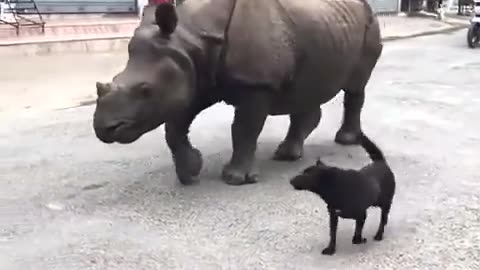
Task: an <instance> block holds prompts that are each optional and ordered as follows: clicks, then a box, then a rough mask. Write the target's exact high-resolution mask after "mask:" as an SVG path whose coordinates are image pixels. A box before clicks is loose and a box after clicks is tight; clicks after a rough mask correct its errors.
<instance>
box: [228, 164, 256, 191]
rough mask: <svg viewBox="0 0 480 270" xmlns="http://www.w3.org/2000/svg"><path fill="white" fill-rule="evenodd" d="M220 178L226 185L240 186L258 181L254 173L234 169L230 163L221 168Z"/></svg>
mask: <svg viewBox="0 0 480 270" xmlns="http://www.w3.org/2000/svg"><path fill="white" fill-rule="evenodd" d="M222 180H223V181H224V182H225V183H227V184H228V185H233V186H240V185H246V184H254V183H256V182H257V181H258V176H257V175H255V174H250V173H245V172H243V171H242V170H239V169H235V168H233V167H231V166H230V165H226V166H225V167H224V168H223V172H222Z"/></svg>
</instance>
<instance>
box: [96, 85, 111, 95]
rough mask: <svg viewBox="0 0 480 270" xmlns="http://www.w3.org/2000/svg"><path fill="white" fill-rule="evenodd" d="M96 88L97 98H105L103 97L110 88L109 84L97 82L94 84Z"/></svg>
mask: <svg viewBox="0 0 480 270" xmlns="http://www.w3.org/2000/svg"><path fill="white" fill-rule="evenodd" d="M96 86H97V96H98V97H99V98H101V97H103V96H105V95H106V94H108V92H110V90H111V87H110V84H109V83H101V82H97V83H96Z"/></svg>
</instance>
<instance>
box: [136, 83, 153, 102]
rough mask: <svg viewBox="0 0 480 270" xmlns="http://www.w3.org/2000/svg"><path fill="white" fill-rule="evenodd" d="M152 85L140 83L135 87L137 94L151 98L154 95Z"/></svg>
mask: <svg viewBox="0 0 480 270" xmlns="http://www.w3.org/2000/svg"><path fill="white" fill-rule="evenodd" d="M152 92H153V90H152V87H150V85H149V84H147V83H140V84H139V85H138V86H137V87H135V94H136V96H138V97H141V98H149V97H151V96H152Z"/></svg>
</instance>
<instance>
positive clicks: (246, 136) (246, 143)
mask: <svg viewBox="0 0 480 270" xmlns="http://www.w3.org/2000/svg"><path fill="white" fill-rule="evenodd" d="M243 101H244V102H241V104H240V105H238V106H237V107H236V108H235V117H234V120H233V124H232V146H233V153H232V157H231V159H230V162H229V163H228V164H226V165H225V166H224V168H223V172H222V178H223V181H225V183H227V184H229V185H244V184H252V183H255V182H257V176H256V175H252V172H251V170H252V167H253V164H254V160H255V152H256V149H257V139H258V136H259V135H260V133H261V131H262V129H263V125H264V123H265V120H266V119H267V116H268V110H269V102H270V101H269V96H268V95H266V94H265V93H256V94H255V93H251V95H246V96H245V98H244V99H243Z"/></svg>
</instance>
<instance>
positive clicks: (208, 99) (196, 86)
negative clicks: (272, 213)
mask: <svg viewBox="0 0 480 270" xmlns="http://www.w3.org/2000/svg"><path fill="white" fill-rule="evenodd" d="M177 18H178V20H177ZM128 50H129V51H128V53H129V59H128V62H127V64H126V67H125V69H124V70H123V71H122V72H120V73H119V74H118V75H116V76H115V77H114V78H113V80H112V82H110V83H106V84H105V83H97V94H98V99H97V106H96V110H95V113H94V121H93V125H94V129H95V133H96V136H97V137H98V138H99V139H100V140H101V141H103V142H105V143H113V142H118V143H124V144H127V143H132V142H134V141H136V140H137V139H138V138H140V137H141V136H142V135H143V134H145V133H147V132H149V131H151V130H153V129H155V128H157V127H159V126H160V125H162V124H165V130H166V141H167V144H168V146H169V148H170V150H171V152H172V155H173V160H174V162H175V167H176V173H177V176H178V178H179V180H180V182H182V183H183V184H190V183H193V182H195V181H196V180H197V176H198V175H199V173H200V170H201V168H202V157H201V154H200V152H199V151H198V150H197V149H195V148H194V147H193V146H192V145H191V143H190V142H189V139H188V133H189V127H190V125H191V123H192V122H193V120H194V118H195V116H196V115H198V114H199V113H200V112H201V111H202V110H204V109H206V108H208V107H210V106H212V105H213V104H215V103H217V102H221V101H224V102H226V103H228V104H230V105H233V106H234V107H235V116H234V120H233V124H232V130H231V132H232V146H233V153H232V156H231V160H230V161H229V162H228V163H227V164H226V165H225V166H224V169H223V174H222V178H223V179H224V181H225V182H226V183H228V184H232V185H241V184H247V183H254V182H256V180H257V177H256V176H255V175H254V174H253V173H252V167H253V164H254V159H255V152H256V146H257V139H258V136H259V134H260V133H261V131H262V129H263V126H264V123H265V120H266V118H267V117H268V116H269V115H286V114H288V115H290V127H289V130H288V132H287V135H286V137H285V138H284V140H283V142H282V143H281V144H280V145H279V146H278V148H277V150H276V152H275V154H274V157H273V158H274V159H276V160H290V161H292V160H297V159H299V158H301V157H302V155H303V145H304V141H305V139H306V138H307V137H308V136H309V135H310V133H311V132H312V131H313V130H314V129H315V128H316V127H317V125H318V123H319V121H320V118H321V109H320V106H321V105H322V104H324V103H326V102H328V101H330V100H331V99H332V98H334V97H335V96H336V95H337V94H338V93H339V91H340V90H343V91H344V94H345V96H344V118H343V124H342V126H341V128H340V130H339V131H338V132H337V134H336V138H335V141H336V142H337V143H340V144H357V143H358V135H359V133H360V131H361V125H360V113H361V110H362V107H363V102H364V91H365V86H366V84H367V83H368V80H369V78H370V74H371V72H372V70H373V69H374V67H375V65H376V62H377V60H378V58H379V57H380V55H381V52H382V44H381V40H380V31H379V27H378V22H377V20H376V18H375V17H374V16H373V15H372V11H371V9H370V7H369V5H368V4H367V3H366V2H365V1H364V0H348V1H340V0H335V1H317V0H306V1H287V0H263V1H249V0H237V1H235V0H210V1H207V0H203V1H197V0H195V1H193V0H190V1H187V2H185V3H184V4H183V5H181V6H180V7H178V8H177V9H175V8H174V7H172V6H169V5H159V6H158V7H157V8H155V7H153V8H149V9H146V10H145V15H144V17H143V19H142V21H141V23H140V25H139V27H138V28H137V29H136V31H135V33H134V36H133V37H132V39H131V41H130V43H129V49H128Z"/></svg>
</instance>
